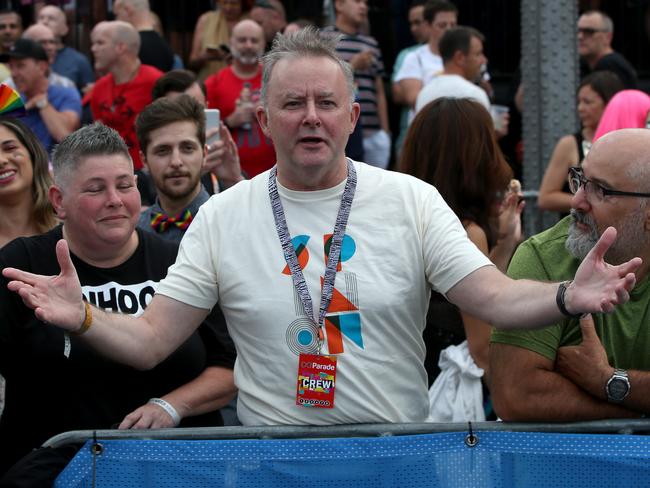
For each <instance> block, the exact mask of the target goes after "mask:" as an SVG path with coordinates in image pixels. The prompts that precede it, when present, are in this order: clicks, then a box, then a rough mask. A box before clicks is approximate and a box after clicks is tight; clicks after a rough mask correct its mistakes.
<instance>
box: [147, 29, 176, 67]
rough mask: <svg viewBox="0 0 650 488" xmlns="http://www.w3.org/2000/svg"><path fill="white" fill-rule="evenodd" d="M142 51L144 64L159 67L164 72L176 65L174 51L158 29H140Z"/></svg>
mask: <svg viewBox="0 0 650 488" xmlns="http://www.w3.org/2000/svg"><path fill="white" fill-rule="evenodd" d="M139 34H140V52H139V53H138V57H139V58H140V61H141V62H142V64H148V65H149V66H154V67H156V68H158V69H159V70H160V71H162V72H163V73H166V72H167V71H170V70H171V69H172V68H173V67H174V51H172V48H171V47H169V44H167V42H166V41H165V40H164V39H163V38H162V37H160V34H158V33H157V32H156V31H153V30H149V31H140V32H139Z"/></svg>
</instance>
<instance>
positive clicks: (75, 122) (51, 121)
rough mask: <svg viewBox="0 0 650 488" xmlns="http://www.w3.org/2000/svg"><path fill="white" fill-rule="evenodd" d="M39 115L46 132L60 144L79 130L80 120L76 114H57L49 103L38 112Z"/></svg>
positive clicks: (71, 112) (66, 111)
mask: <svg viewBox="0 0 650 488" xmlns="http://www.w3.org/2000/svg"><path fill="white" fill-rule="evenodd" d="M40 113H41V118H42V119H43V122H44V123H45V126H46V127H47V131H48V132H49V133H50V134H51V135H52V138H54V140H56V141H57V142H61V141H62V140H63V139H64V138H65V137H66V136H68V135H70V134H71V133H72V132H74V131H75V130H77V129H78V128H79V124H80V120H79V116H78V115H77V113H76V112H73V111H70V110H65V111H63V112H59V111H57V110H56V109H55V108H54V107H53V106H52V104H51V103H48V104H47V105H46V106H45V107H44V108H42V109H41V110H40Z"/></svg>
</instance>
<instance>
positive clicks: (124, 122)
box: [88, 20, 162, 204]
mask: <svg viewBox="0 0 650 488" xmlns="http://www.w3.org/2000/svg"><path fill="white" fill-rule="evenodd" d="M90 39H91V42H92V45H91V50H92V53H93V55H94V57H95V69H96V70H97V71H98V72H100V73H106V74H105V75H104V76H102V77H101V78H100V79H99V80H97V82H96V83H95V86H94V87H93V90H92V91H91V92H90V94H89V95H88V98H89V100H90V110H91V112H92V116H93V119H94V120H96V121H98V122H101V123H103V124H104V125H107V126H109V127H112V128H113V129H115V130H116V131H117V132H118V134H120V136H121V137H122V139H124V142H126V145H127V146H128V148H129V154H130V155H131V159H132V160H133V167H134V168H135V173H136V174H137V175H138V189H139V190H140V194H141V196H142V202H143V203H144V204H149V203H151V202H153V200H154V198H155V190H153V188H152V184H151V179H150V178H149V175H148V174H147V173H146V172H144V171H143V169H142V168H143V164H142V161H141V160H140V145H139V144H138V138H137V137H136V135H135V118H136V116H137V115H138V114H139V113H140V112H141V111H142V109H143V108H144V107H146V106H147V105H149V104H150V103H151V100H152V98H151V90H152V89H153V86H154V84H155V83H156V80H157V79H158V78H160V77H161V76H162V72H161V71H159V70H158V69H156V68H154V67H153V66H148V65H146V64H142V63H141V62H140V59H139V58H138V51H139V50H140V36H139V34H138V31H136V30H135V28H134V27H133V26H132V25H131V24H128V23H127V22H122V21H119V20H115V21H112V22H100V23H99V24H97V25H96V26H95V28H94V29H93V30H92V32H91V34H90Z"/></svg>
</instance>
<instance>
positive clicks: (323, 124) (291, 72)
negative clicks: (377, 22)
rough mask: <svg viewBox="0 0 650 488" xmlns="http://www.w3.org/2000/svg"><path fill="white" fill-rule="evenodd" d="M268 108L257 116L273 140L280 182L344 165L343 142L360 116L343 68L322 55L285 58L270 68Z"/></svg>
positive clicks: (265, 131) (297, 179)
mask: <svg viewBox="0 0 650 488" xmlns="http://www.w3.org/2000/svg"><path fill="white" fill-rule="evenodd" d="M267 105H268V107H267V111H266V112H265V111H264V109H262V108H261V107H260V108H258V112H257V116H258V120H259V121H260V125H261V127H262V129H263V130H264V133H265V134H266V136H267V137H270V138H271V139H272V140H273V144H274V146H275V153H276V157H277V164H278V168H279V173H281V174H282V176H283V178H284V179H283V181H284V182H287V181H292V180H295V181H294V183H296V184H297V185H298V186H299V184H300V175H301V174H305V172H309V171H313V172H322V171H328V170H330V168H331V170H332V171H334V169H335V168H338V167H339V166H340V165H343V167H345V164H346V163H345V145H346V143H347V141H348V137H349V136H350V133H351V132H352V131H353V129H354V125H355V123H356V121H357V118H358V116H359V105H358V104H356V103H355V104H352V108H351V107H350V93H349V90H348V88H347V85H346V82H345V77H344V75H343V72H342V71H341V68H340V67H339V66H338V65H337V64H336V63H335V62H334V61H333V60H331V59H328V58H325V57H301V58H295V59H291V58H287V59H283V60H281V61H279V62H278V63H277V64H276V65H275V67H274V68H273V72H272V76H271V80H270V81H269V85H268V91H267Z"/></svg>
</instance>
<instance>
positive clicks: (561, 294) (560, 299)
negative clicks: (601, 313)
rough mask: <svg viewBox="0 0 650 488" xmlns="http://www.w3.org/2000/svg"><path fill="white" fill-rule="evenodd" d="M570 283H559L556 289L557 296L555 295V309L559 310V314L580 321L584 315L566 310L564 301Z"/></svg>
mask: <svg viewBox="0 0 650 488" xmlns="http://www.w3.org/2000/svg"><path fill="white" fill-rule="evenodd" d="M571 283H572V282H571V281H563V282H562V283H560V286H558V288H557V294H556V295H555V303H557V308H559V309H560V312H562V315H564V316H566V317H569V318H572V319H581V318H582V317H584V316H585V315H587V314H586V313H571V312H569V311H568V310H567V308H566V301H565V296H566V290H567V288H568V287H569V285H570V284H571Z"/></svg>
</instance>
